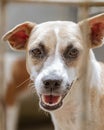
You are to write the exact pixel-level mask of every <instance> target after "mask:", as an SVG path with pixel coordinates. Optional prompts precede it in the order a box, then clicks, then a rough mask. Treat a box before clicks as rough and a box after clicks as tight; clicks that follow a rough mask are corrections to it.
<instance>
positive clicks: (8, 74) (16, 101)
mask: <svg viewBox="0 0 104 130" xmlns="http://www.w3.org/2000/svg"><path fill="white" fill-rule="evenodd" d="M3 60H4V74H3V76H4V79H5V80H4V85H3V89H2V90H3V91H2V99H1V102H0V103H2V105H3V107H4V113H5V124H4V125H5V126H4V127H5V129H6V130H16V128H17V124H18V116H19V108H20V102H21V100H23V99H24V98H26V97H28V96H29V95H30V93H31V87H29V83H31V81H30V80H29V74H28V73H27V70H26V59H25V57H24V56H21V55H18V54H12V53H6V54H5V55H4V59H3Z"/></svg>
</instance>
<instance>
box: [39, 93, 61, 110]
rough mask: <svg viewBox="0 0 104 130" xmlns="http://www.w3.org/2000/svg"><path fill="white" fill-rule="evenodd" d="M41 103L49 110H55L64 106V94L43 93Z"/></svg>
mask: <svg viewBox="0 0 104 130" xmlns="http://www.w3.org/2000/svg"><path fill="white" fill-rule="evenodd" d="M40 97H41V101H40V105H41V106H42V107H43V108H44V109H46V110H48V111H53V110H56V109H58V108H60V107H61V106H62V103H63V102H62V100H63V96H60V95H41V96H40Z"/></svg>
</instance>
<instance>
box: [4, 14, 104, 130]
mask: <svg viewBox="0 0 104 130" xmlns="http://www.w3.org/2000/svg"><path fill="white" fill-rule="evenodd" d="M103 37H104V13H103V14H99V15H97V16H95V17H91V18H88V19H86V20H83V21H81V22H78V23H74V22H71V21H50V22H45V23H41V24H36V23H32V22H24V23H22V24H19V25H17V26H16V27H15V28H13V29H12V30H10V31H9V32H7V33H6V34H5V35H4V36H3V40H4V41H8V42H9V44H10V46H11V47H12V48H13V49H14V50H25V51H26V66H27V71H28V73H29V75H30V79H31V80H32V81H33V82H34V86H35V89H36V91H37V95H38V96H39V105H40V107H41V108H42V109H43V110H44V111H47V112H49V113H50V114H51V117H52V120H53V123H54V127H55V130H76V129H77V130H81V128H83V127H82V126H83V125H82V126H81V124H84V128H86V129H93V130H104V79H103V77H104V64H103V63H101V62H98V61H97V60H96V58H95V56H94V53H93V51H92V49H93V48H96V47H99V46H102V45H103V43H104V39H103ZM84 89H85V90H86V92H85V93H83V91H82V90H84ZM85 99H86V100H85ZM84 101H86V103H85V104H86V105H85V106H84V108H85V109H86V113H84V109H83V103H84ZM84 114H85V115H86V117H85V116H84Z"/></svg>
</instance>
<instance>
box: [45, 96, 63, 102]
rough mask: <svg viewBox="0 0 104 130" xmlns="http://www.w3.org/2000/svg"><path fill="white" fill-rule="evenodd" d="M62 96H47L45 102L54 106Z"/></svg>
mask: <svg viewBox="0 0 104 130" xmlns="http://www.w3.org/2000/svg"><path fill="white" fill-rule="evenodd" d="M59 97H60V96H53V95H45V96H44V100H45V102H46V103H49V104H53V103H57V102H58V99H59Z"/></svg>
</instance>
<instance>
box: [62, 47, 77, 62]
mask: <svg viewBox="0 0 104 130" xmlns="http://www.w3.org/2000/svg"><path fill="white" fill-rule="evenodd" d="M78 54H79V51H78V50H77V49H76V48H73V46H72V45H71V46H69V47H68V48H67V49H66V51H65V52H64V54H63V55H64V57H65V58H66V59H69V60H70V59H74V58H77V56H78Z"/></svg>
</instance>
